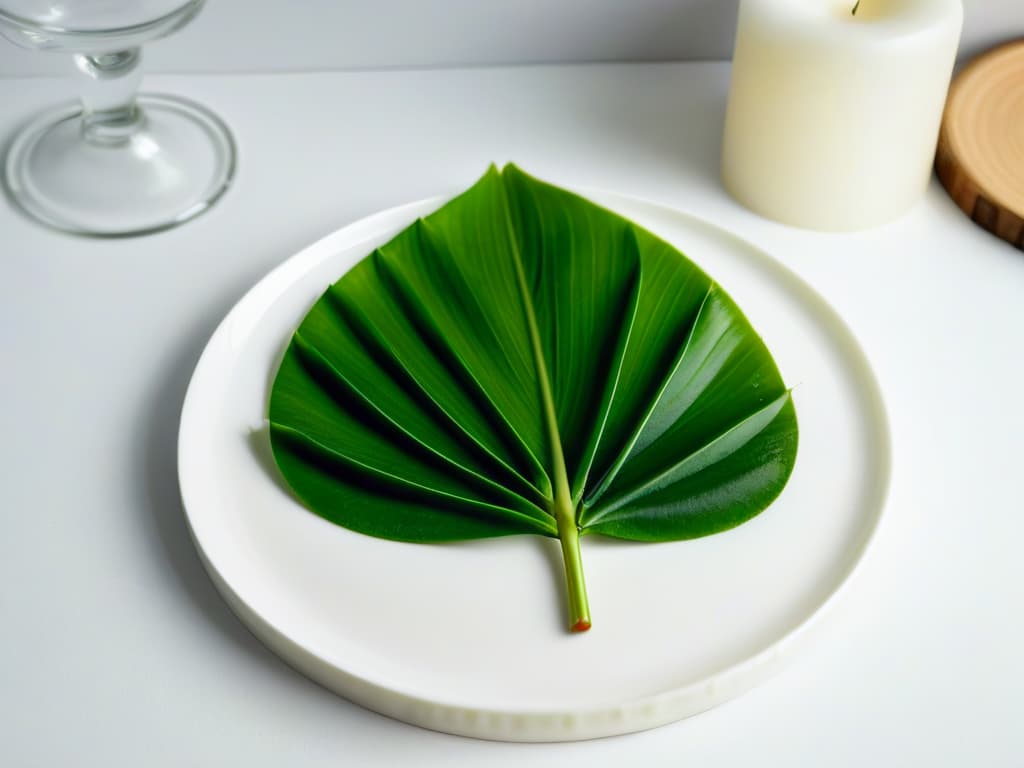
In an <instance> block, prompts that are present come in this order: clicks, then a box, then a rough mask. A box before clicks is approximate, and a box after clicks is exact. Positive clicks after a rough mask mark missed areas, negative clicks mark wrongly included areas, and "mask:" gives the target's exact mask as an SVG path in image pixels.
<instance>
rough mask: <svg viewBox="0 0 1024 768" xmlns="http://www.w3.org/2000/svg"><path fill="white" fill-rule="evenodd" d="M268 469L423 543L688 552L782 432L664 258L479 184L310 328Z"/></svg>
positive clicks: (311, 499) (509, 185)
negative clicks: (654, 546)
mask: <svg viewBox="0 0 1024 768" xmlns="http://www.w3.org/2000/svg"><path fill="white" fill-rule="evenodd" d="M270 425H271V440H272V443H273V449H274V456H275V458H276V460H277V463H278V466H279V467H280V469H281V472H282V473H283V475H284V477H285V479H286V480H287V482H288V483H289V485H290V486H291V488H292V489H293V490H294V492H295V493H296V495H297V496H298V497H299V498H300V499H301V500H302V501H303V502H304V503H305V504H306V505H307V506H308V507H309V508H310V509H311V510H313V511H314V512H316V513H317V514H319V515H322V516H323V517H325V518H327V519H328V520H331V521H333V522H335V523H338V524H339V525H343V526H345V527H348V528H351V529H353V530H356V531H360V532H362V533H366V534H370V535H373V536H380V537H383V538H390V539H398V540H403V541H417V542H431V541H451V540H456V539H472V538H480V537H487V536H503V535H509V534H518V533H537V534H542V535H546V536H552V537H556V538H559V539H560V540H561V544H562V552H563V555H564V557H565V563H566V576H567V584H568V588H569V603H570V611H571V613H572V616H571V617H570V618H571V623H570V626H571V627H572V628H573V629H586V628H588V627H589V626H590V616H589V609H588V607H587V598H586V592H585V589H584V585H583V571H582V566H581V563H580V552H579V536H580V534H587V533H601V534H605V535H608V536H615V537H619V538H624V539H634V540H640V541H668V540H675V539H687V538H694V537H697V536H705V535H708V534H711V533H716V532H718V531H722V530H725V529H727V528H731V527H733V526H735V525H738V524H740V523H742V522H744V521H745V520H748V519H749V518H751V517H753V516H754V515H756V514H757V513H758V512H760V511H761V510H763V509H764V508H765V507H766V506H768V504H770V503H771V501H772V500H773V499H774V498H775V497H776V496H777V495H778V494H779V492H780V491H781V490H782V488H783V486H784V485H785V483H786V480H787V479H788V477H789V474H790V472H791V470H792V467H793V462H794V459H795V455H796V445H797V425H796V415H795V412H794V409H793V404H792V400H791V398H790V394H789V391H788V390H787V389H786V387H785V386H784V384H783V382H782V378H781V377H780V375H779V372H778V369H777V368H776V366H775V363H774V361H773V360H772V358H771V355H770V354H769V352H768V350H767V349H766V348H765V346H764V344H763V342H762V341H761V339H760V338H759V337H758V335H757V334H756V333H755V332H754V330H753V329H752V328H751V327H750V324H749V323H748V322H747V320H746V318H744V316H743V314H742V313H741V312H740V310H739V309H738V308H737V307H736V305H735V304H734V303H733V302H732V300H731V299H730V298H729V297H728V296H727V295H726V294H725V292H724V291H722V289H721V288H719V287H718V286H717V285H715V284H714V283H713V282H712V281H711V279H710V278H709V277H708V276H707V275H705V274H704V273H703V272H702V271H701V270H700V269H699V268H697V267H696V266H695V265H694V264H693V263H692V262H691V261H689V260H688V259H687V258H686V257H685V256H683V255H682V254H681V253H679V252H678V251H676V250H675V249H674V248H673V247H671V246H670V245H668V244H667V243H665V242H663V241H661V240H659V239H658V238H657V237H655V236H654V235H652V234H651V233H649V232H647V231H645V230H643V229H641V228H640V227H637V226H636V225H634V224H632V223H630V222H629V221H627V220H626V219H624V218H622V217H620V216H618V215H616V214H614V213H612V212H610V211H607V210H605V209H603V208H601V207H599V206H597V205H594V204H593V203H590V202H588V201H587V200H585V199H583V198H581V197H578V196H576V195H574V194H571V193H569V192H566V191H564V190H561V189H558V188H557V187H553V186H551V185H548V184H545V183H542V182H540V181H537V180H536V179H533V178H531V177H530V176H528V175H526V174H525V173H523V172H522V171H520V170H519V169H517V168H515V167H514V166H507V167H506V168H505V169H504V170H503V171H498V170H497V169H495V168H492V169H491V170H490V171H488V173H487V174H486V175H485V176H484V177H483V178H482V179H481V180H480V181H479V182H478V183H477V184H476V185H475V186H474V187H472V188H471V189H470V190H469V191H467V192H465V193H464V194H462V195H460V196H459V197H457V198H455V199H454V200H452V201H451V202H449V203H448V204H447V205H445V206H444V207H442V208H441V209H440V210H438V211H437V212H435V213H433V214H431V215H430V216H428V217H426V218H425V219H420V220H418V221H417V222H415V223H414V224H413V225H411V226H410V227H408V228H407V229H406V230H405V231H403V232H402V233H400V234H399V235H398V236H396V237H395V238H394V239H393V240H391V241H390V242H389V243H387V244H386V245H384V246H382V247H381V248H379V249H378V250H376V251H374V252H373V253H372V254H370V255H369V256H368V257H367V258H365V259H364V260H363V261H361V262H360V263H359V264H357V265H356V266H355V267H354V268H353V269H352V270H351V271H349V272H348V273H347V274H345V275H344V276H343V277H342V278H341V279H340V280H338V282H336V283H335V284H334V285H332V286H330V288H328V289H327V291H326V293H324V295H323V296H322V297H321V298H320V300H319V301H317V303H316V304H315V305H314V306H313V308H312V309H311V310H310V311H309V314H308V315H307V316H306V318H305V319H304V320H303V321H302V324H301V325H300V326H299V328H298V330H297V331H296V333H295V336H294V338H293V339H292V342H291V344H290V345H289V347H288V349H287V351H286V353H285V356H284V360H283V362H282V363H281V367H280V369H279V371H278V373H277V378H276V380H275V382H274V386H273V391H272V394H271V400H270Z"/></svg>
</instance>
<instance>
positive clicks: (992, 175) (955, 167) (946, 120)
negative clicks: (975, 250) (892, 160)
mask: <svg viewBox="0 0 1024 768" xmlns="http://www.w3.org/2000/svg"><path fill="white" fill-rule="evenodd" d="M935 169H936V171H937V172H938V174H939V179H940V180H941V181H942V184H943V186H944V187H945V188H946V191H948V192H949V194H950V196H951V197H952V198H953V200H955V201H956V204H957V205H959V206H960V208H962V209H963V211H964V213H966V214H967V215H968V216H970V217H971V218H972V219H973V220H974V221H975V223H977V224H979V225H980V226H982V227H984V228H985V229H987V230H989V231H990V232H993V233H994V234H995V235H997V236H999V237H1001V238H1003V239H1004V240H1007V241H1009V242H1010V243H1012V244H1013V245H1015V246H1017V247H1018V248H1020V249H1022V250H1024V40H1015V41H1013V42H1011V43H1007V44H1005V45H1002V46H999V47H998V48H994V49H992V50H991V51H988V52H987V53H984V54H982V55H981V56H979V57H978V58H976V59H975V60H974V61H972V62H971V63H970V64H969V65H968V66H967V67H966V68H965V69H964V70H963V71H962V72H961V73H960V74H959V75H958V76H957V78H956V79H955V80H954V81H953V85H952V87H951V88H950V90H949V98H948V100H947V101H946V111H945V113H944V114H943V116H942V129H941V131H940V133H939V146H938V152H937V154H936V157H935Z"/></svg>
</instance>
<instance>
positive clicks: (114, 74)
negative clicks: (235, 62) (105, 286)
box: [0, 0, 235, 236]
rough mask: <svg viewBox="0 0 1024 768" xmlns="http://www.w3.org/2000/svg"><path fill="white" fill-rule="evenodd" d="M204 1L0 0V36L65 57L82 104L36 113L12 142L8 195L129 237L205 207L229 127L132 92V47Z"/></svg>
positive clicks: (223, 183) (225, 154) (228, 150)
mask: <svg viewBox="0 0 1024 768" xmlns="http://www.w3.org/2000/svg"><path fill="white" fill-rule="evenodd" d="M202 5H203V0H0V34H2V35H3V36H4V37H7V38H8V39H9V40H11V41H13V42H14V43H16V44H18V45H21V46H23V47H26V48H33V49H37V50H43V51H56V52H62V53H70V54H74V62H75V70H76V72H77V80H78V84H79V94H80V98H81V101H80V103H75V104H66V105H62V106H59V107H56V108H54V109H51V110H48V111H47V112H45V113H43V114H41V115H39V116H37V117H35V118H34V119H33V120H32V121H31V122H29V123H28V124H27V125H25V126H24V127H23V128H22V129H21V131H20V132H19V133H18V134H17V135H16V136H15V137H14V138H13V140H12V141H11V142H10V144H9V146H8V150H7V158H6V163H5V172H4V181H5V184H6V186H7V190H8V192H9V194H10V196H11V198H12V199H13V200H14V201H15V202H16V203H17V204H18V205H20V206H21V207H22V208H23V209H24V210H25V211H26V212H27V213H29V214H30V215H31V216H33V217H35V218H36V219H38V220H39V221H41V222H43V223H45V224H48V225H49V226H51V227H55V228H57V229H61V230H64V231H68V232H74V233H77V234H83V235H99V236H119V235H139V234H145V233H148V232H156V231H158V230H161V229H167V228H168V227H173V226H175V225H177V224H181V223H182V222H184V221H188V220H189V219H191V218H193V217H195V216H197V215H199V214H200V213H202V212H203V211H205V210H207V209H208V208H209V207H210V206H211V205H212V204H213V203H214V202H215V201H216V200H217V199H218V198H219V197H220V196H221V195H222V194H223V193H224V191H225V190H226V189H227V187H228V185H229V184H230V182H231V178H232V175H233V174H234V168H235V144H234V141H233V140H232V138H231V133H230V132H229V131H228V128H227V126H226V125H225V124H224V123H223V122H222V121H221V120H220V119H219V118H218V117H217V116H216V115H214V114H213V113H212V112H209V111H208V110H207V109H205V108H204V107H201V106H200V105H198V104H195V103H193V102H191V101H188V100H187V99H182V98H180V97H177V96H167V95H143V96H137V95H136V92H137V90H138V86H139V81H140V80H141V78H142V69H141V67H140V64H141V61H142V45H143V44H144V43H146V42H147V41H149V40H155V39H156V38H159V37H163V36H165V35H168V34H170V33H171V32H174V31H175V30H177V29H178V28H180V27H181V26H183V25H184V24H186V23H187V22H188V21H190V20H191V19H192V17H194V16H195V15H196V13H198V12H199V9H200V8H201V7H202Z"/></svg>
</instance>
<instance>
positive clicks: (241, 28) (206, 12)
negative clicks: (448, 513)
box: [0, 0, 1024, 76]
mask: <svg viewBox="0 0 1024 768" xmlns="http://www.w3.org/2000/svg"><path fill="white" fill-rule="evenodd" d="M0 5H2V3H0ZM736 6H737V0H290V1H289V0H208V2H207V5H206V7H205V8H204V9H203V11H202V15H201V16H200V18H199V19H198V20H196V21H195V22H193V23H192V25H191V26H189V27H187V28H186V29H185V30H183V31H181V32H179V33H176V34H175V35H174V36H173V37H169V38H167V39H166V40H163V41H160V42H159V43H155V44H152V45H149V46H147V47H146V57H147V69H148V71H150V72H281V71H302V70H323V69H362V68H379V67H436V66H460V65H461V66H466V65H474V66H475V65H487V64H509V63H523V62H531V63H536V62H569V61H666V60H675V59H684V60H698V59H728V58H730V57H731V55H732V40H733V31H734V25H735V20H736ZM964 10H965V19H964V38H963V46H962V48H961V50H962V51H963V53H964V54H965V55H970V54H972V53H975V52H977V51H979V50H981V49H982V48H984V47H986V46H988V45H991V44H993V43H995V42H998V41H1001V40H1005V39H1008V38H1011V37H1014V36H1019V35H1022V34H1024V0H964ZM0 42H3V41H0ZM69 67H70V61H69V60H68V57H66V56H59V55H43V54H39V53H35V52H30V51H23V50H19V49H16V48H14V46H12V45H6V44H5V45H0V76H2V75H25V74H63V73H64V72H66V71H69Z"/></svg>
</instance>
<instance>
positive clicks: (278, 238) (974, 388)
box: [0, 63, 1024, 768]
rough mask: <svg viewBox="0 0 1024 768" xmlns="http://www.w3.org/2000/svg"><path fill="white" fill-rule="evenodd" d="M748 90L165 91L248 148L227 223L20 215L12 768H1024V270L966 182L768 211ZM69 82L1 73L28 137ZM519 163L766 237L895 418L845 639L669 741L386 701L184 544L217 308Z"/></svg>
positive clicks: (0, 423) (16, 236) (4, 634)
mask: <svg viewBox="0 0 1024 768" xmlns="http://www.w3.org/2000/svg"><path fill="white" fill-rule="evenodd" d="M727 82H728V65H727V64H720V63H692V64H664V65H600V66H581V67H526V68H521V69H479V70H447V71H410V72H399V71H391V72H376V73H375V72H361V73H336V74H293V75H247V76H224V75H218V76H200V75H189V76H159V77H157V76H154V77H152V78H150V79H149V80H148V85H149V87H150V88H151V89H153V90H161V91H169V92H175V93H182V94H186V95H188V96H190V97H192V98H194V99H197V100H201V101H203V102H205V103H207V104H208V105H210V106H211V107H214V108H215V109H216V110H217V111H218V112H219V113H220V114H221V115H222V116H223V117H224V118H225V119H226V120H227V121H228V122H229V123H230V125H231V127H232V129H233V130H234V132H235V135H236V137H237V139H238V143H239V146H240V153H241V157H240V167H239V173H238V177H237V182H236V184H235V186H234V188H233V189H231V190H230V191H229V193H228V194H227V196H226V197H225V198H224V199H223V200H222V201H221V203H220V204H219V205H218V206H217V207H216V208H215V209H214V210H213V211H212V212H211V213H210V214H208V215H206V216H204V217H201V218H200V219H198V220H196V221H194V222H192V223H190V224H188V225H186V226H184V227H182V228H179V229H177V230H173V231H170V232H167V233H163V234H160V235H156V236H150V237H146V238H141V239H129V240H120V241H104V240H84V239H77V238H72V237H67V236H63V235H58V234H55V233H52V232H49V231H47V230H44V229H41V228H39V227H37V226H35V225H34V224H32V223H30V222H28V221H27V220H25V219H23V218H22V217H21V216H20V215H19V214H17V213H15V211H14V210H12V209H11V208H10V206H9V205H5V204H2V203H0V360H2V363H0V365H2V368H0V371H2V376H0V402H2V403H3V408H2V409H0V472H2V481H3V482H2V485H0V510H2V514H3V518H2V520H3V532H2V534H0V765H4V766H11V767H12V768H15V767H18V768H20V767H21V766H46V767H47V768H50V767H52V766H65V765H66V766H71V765H74V766H122V765H123V766H129V765H131V766H148V767H156V766H184V765H188V766H207V765H209V766H223V765H246V766H252V767H256V766H282V765H287V766H337V765H353V766H390V765H401V764H413V765H427V766H432V765H446V766H448V765H454V766H520V765H523V764H524V761H528V763H526V764H529V765H530V766H532V768H542V767H543V766H555V765H558V766H565V765H587V766H593V767H594V768H596V767H597V766H604V765H608V766H619V765H622V764H624V763H627V762H628V764H630V765H700V766H703V767H705V768H707V767H709V766H733V765H736V766H739V765H749V764H753V763H754V762H755V761H756V762H757V763H759V764H764V765H800V766H821V765H829V766H863V765H900V766H903V765H926V764H927V765H931V766H962V765H972V766H990V765H991V766H1003V765H1005V766H1011V765H1020V764H1021V763H1020V760H1021V759H1022V755H1024V728H1021V719H1022V716H1024V656H1022V649H1024V557H1022V556H1021V554H1020V548H1021V546H1022V542H1024V500H1022V498H1021V495H1022V494H1021V477H1022V476H1024V468H1022V467H1021V461H1022V458H1024V405H1022V401H1024V397H1022V392H1024V354H1022V352H1021V337H1022V331H1024V253H1021V252H1020V251H1017V250H1015V249H1013V248H1011V247H1010V246H1009V245H1006V244H1004V243H1002V242H1001V241H998V240H996V239H994V238H992V237H991V236H989V235H988V234H986V233H985V232H983V231H981V230H980V229H977V228H976V227H975V226H974V225H973V224H971V222H970V221H968V219H967V218H965V217H964V216H962V215H961V214H960V212H959V211H958V210H957V209H956V208H955V207H954V205H953V204H952V203H951V202H950V200H949V199H948V198H947V197H946V196H945V194H944V193H943V191H942V189H941V188H940V187H939V186H938V185H937V184H936V183H933V184H932V187H931V189H930V190H929V191H928V194H927V196H926V197H925V199H924V200H923V201H922V202H921V203H920V204H919V205H917V206H916V207H915V208H914V209H913V210H912V211H910V212H909V213H908V214H907V215H906V216H904V217H903V218H901V219H900V220H898V221H896V222H895V223H893V224H891V225H889V226H886V227H883V228H881V229H877V230H873V231H869V232H865V233H860V234H854V235H828V234H817V233H811V232H806V231H800V230H796V229H790V228H787V227H783V226H781V225H777V224H774V223H772V222H769V221H765V220H763V219H760V218H758V217H757V216H755V215H753V214H751V213H749V212H747V211H745V210H744V209H742V208H740V207H739V206H738V205H737V204H736V203H734V202H732V201H731V200H730V199H729V198H728V197H727V195H726V194H725V192H724V191H723V189H722V187H721V185H720V183H719V180H718V174H717V163H718V152H719V134H720V129H721V123H722V116H723V111H724V103H725V94H726V89H727ZM68 88H69V85H68V84H67V83H65V82H63V81H60V80H50V79H39V78H37V79H28V78H26V79H0V135H3V136H7V135H9V134H10V131H11V130H12V129H13V128H14V126H15V125H16V124H17V123H18V122H19V121H20V120H21V119H23V118H24V116H26V115H28V114H29V113H31V112H32V111H34V110H35V109H37V108H41V107H43V106H45V105H46V104H48V103H50V102H51V101H53V100H54V99H57V98H60V97H62V96H64V95H69V92H68ZM504 160H515V161H516V162H517V163H519V164H521V165H522V166H523V167H524V168H526V169H527V170H529V171H531V172H534V173H536V174H538V175H540V176H542V177H544V178H547V179H550V180H552V181H554V182H556V183H561V184H566V185H583V186H590V187H601V188H607V189H612V190H616V191H619V192H622V193H626V194H633V195H637V196H642V197H646V198H650V199H653V200H656V201H659V202H663V203H667V204H669V205H672V206H675V207H678V208H680V209H683V210H687V211H690V212H693V213H696V214H698V215H701V216H704V217H705V218H707V219H709V220H711V221H713V222H716V223H718V224H720V225H723V226H726V227H729V228H731V229H732V230H734V231H735V232H737V233H738V234H740V235H743V236H745V237H746V238H748V239H750V240H752V241H753V242H755V243H757V244H758V245H760V246H762V247H764V248H765V249H767V250H768V251H770V252H771V253H773V254H775V255H776V256H777V257H778V258H779V259H780V260H781V261H783V262H784V263H785V264H787V265H788V266H789V267H791V268H792V269H794V270H795V271H797V272H798V273H800V274H801V275H802V276H803V277H804V278H805V279H806V280H808V281H809V282H810V283H811V284H812V285H813V286H815V287H816V288H817V289H818V290H819V291H820V292H821V293H822V294H823V295H824V296H825V297H826V298H827V299H828V300H829V301H831V302H832V304H833V305H834V306H835V307H836V308H837V309H838V310H839V312H840V313H841V314H842V315H843V316H844V317H845V318H846V320H847V321H848V322H849V324H850V326H851V327H852V328H853V330H854V331H855V333H856V334H857V336H858V337H859V338H860V340H861V342H862V344H863V345H864V347H865V350H866V352H867V354H868V356H869V358H870V359H871V361H872V363H873V365H874V366H875V369H876V373H877V375H878V378H879V381H880V383H881V386H882V389H883V392H884V394H885V397H886V401H887V405H888V409H889V414H890V419H891V425H892V430H893V440H894V476H893V484H892V489H891V494H890V502H889V509H888V515H887V520H886V522H885V524H884V525H883V529H882V531H881V535H880V537H879V538H878V540H877V541H876V545H875V547H874V549H873V551H872V552H871V554H870V556H869V560H868V562H867V563H866V567H865V568H864V569H863V570H861V572H860V573H859V574H858V577H857V578H856V579H855V581H854V582H852V583H851V584H850V585H849V587H850V588H849V590H848V591H847V592H846V594H845V595H844V598H843V599H842V600H841V601H840V602H839V603H838V605H837V606H836V610H835V611H834V612H833V613H832V616H831V620H830V622H829V623H828V624H827V625H826V629H825V631H824V632H823V633H821V634H820V635H819V636H818V638H817V640H816V642H815V643H813V645H812V647H811V648H810V649H809V650H808V651H807V652H806V653H804V654H803V655H802V656H800V657H799V658H798V659H796V660H795V661H794V662H793V663H791V664H790V665H789V666H788V667H787V668H785V669H784V670H783V671H782V672H781V673H780V674H778V675H776V676H775V677H774V678H772V679H771V680H770V681H768V682H767V683H765V684H763V685H761V686H760V687H758V688H757V689H755V690H753V691H751V692H750V693H748V694H746V695H744V696H742V697H740V698H738V699H735V700H733V701H731V702H729V703H727V704H724V705H723V706H721V707H718V708H717V709H714V710H712V711H710V712H707V713H704V714H702V715H699V716H697V717H694V718H691V719H689V720H687V721H683V722H680V723H677V724H674V725H670V726H666V727H663V728H660V729H657V730H654V731H649V732H646V733H642V734H636V735H632V736H626V737H618V738H612V739H604V740H600V741H594V742H585V743H578V744H556V745H515V744H499V743H488V742H482V741H473V740H469V739H463V738H457V737H453V736H447V735H443V734H438V733H433V732H429V731H424V730H420V729H418V728H414V727H411V726H407V725H404V724H401V723H398V722H395V721H392V720H389V719H386V718H384V717H381V716H378V715H376V714H373V713H371V712H368V711H365V710H362V709H360V708H359V707H356V706H354V705H352V704H350V703H348V702H347V701H345V700H343V699H341V698H338V697H337V696H335V695H334V694H332V693H329V692H327V691H326V690H324V689H322V688H320V687H318V686H317V685H315V684H314V683H312V682H309V681H308V680H306V679H305V678H303V677H301V676H300V675H299V674H297V673H295V672H293V671H292V670H291V669H290V668H288V667H287V666H285V665H284V664H283V663H282V662H280V661H278V660H277V658H276V657H274V656H273V655H272V654H270V653H269V652H268V651H266V650H265V649H264V648H263V647H262V646H261V645H260V644H259V643H258V642H257V641H256V640H255V639H253V637H252V636H251V635H250V634H249V633H248V631H247V630H246V629H245V628H244V627H243V626H242V625H241V624H240V623H239V622H238V621H237V620H236V619H235V618H234V616H233V615H232V614H231V613H230V612H229V611H228V609H227V607H226V606H225V604H224V603H223V602H222V601H221V599H220V598H219V596H218V595H217V593H216V592H215V591H214V588H213V586H212V585H211V583H210V582H209V580H208V579H207V577H206V575H205V573H204V572H203V570H202V568H201V566H200V563H199V560H198V558H197V556H196V554H195V552H194V550H193V548H192V545H191V542H190V541H189V538H188V534H187V532H186V527H185V522H184V517H183V513H182V509H181V505H180V502H179V499H178V493H177V476H176V467H175V447H176V431H177V424H178V417H179V413H180V408H181V402H182V397H183V396H184V392H185V387H186V384H187V382H188V379H189V376H190V374H191V371H192V368H193V366H194V364H195V362H196V360H197V358H198V356H199V353H200V351H201V350H202V348H203V345H204V344H205V342H206V339H207V337H208V336H209V335H210V333H211V332H212V331H213V329H214V327H215V325H216V323H217V322H218V321H219V319H220V318H221V317H222V316H223V315H224V314H225V313H226V312H227V310H228V309H229V308H230V307H231V305H232V304H233V303H234V302H235V301H236V300H237V299H238V298H239V297H240V296H241V295H242V294H243V293H244V292H245V291H246V290H247V288H248V287H249V286H251V285H252V284H253V283H254V282H255V281H256V280H257V279H259V278H260V277H261V276H262V275H263V274H264V273H266V272H267V271H268V270H269V269H270V268H271V267H273V266H274V265H276V264H277V263H279V262H280V261H282V260H283V259H285V258H287V257H288V256H290V255H291V254H293V253H294V252H295V251H296V250H298V249H299V248H301V247H302V246H304V245H306V244H308V243H310V242H312V241H313V240H315V239H317V238H319V237H320V236H321V235H323V234H326V233H327V232H329V231H331V230H333V229H335V228H337V227H339V226H341V225H343V224H345V223H347V222H350V221H353V220H355V219H357V218H359V217H361V216H364V215H366V214H369V213H371V212H374V211H377V210H379V209H381V208H384V207H388V206H391V205H395V204H398V203H403V202H406V201H410V200H414V199H418V198H421V197H425V196H429V195H434V194H439V193H454V192H456V191H458V190H460V189H462V188H464V187H466V186H468V185H469V184H470V183H471V182H472V181H473V180H474V179H475V178H476V177H477V176H478V175H479V174H480V173H481V172H482V171H483V170H484V168H485V166H486V165H487V164H488V163H489V162H491V161H504ZM98 183H113V180H98ZM821 501H822V508H823V511H827V507H828V503H829V500H828V499H827V498H824V499H822V500H821ZM680 642H685V638H680Z"/></svg>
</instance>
